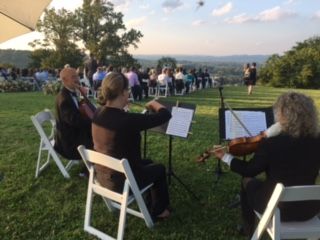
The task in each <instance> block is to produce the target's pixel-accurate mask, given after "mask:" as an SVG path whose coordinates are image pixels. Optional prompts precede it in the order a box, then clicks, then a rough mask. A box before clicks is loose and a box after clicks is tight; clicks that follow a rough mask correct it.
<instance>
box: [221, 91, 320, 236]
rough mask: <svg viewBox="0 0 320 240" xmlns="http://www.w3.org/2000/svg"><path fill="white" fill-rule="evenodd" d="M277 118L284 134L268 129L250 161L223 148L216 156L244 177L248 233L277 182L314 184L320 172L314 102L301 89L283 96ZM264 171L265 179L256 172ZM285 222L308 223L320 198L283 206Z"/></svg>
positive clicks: (243, 200) (319, 207)
mask: <svg viewBox="0 0 320 240" xmlns="http://www.w3.org/2000/svg"><path fill="white" fill-rule="evenodd" d="M274 113H275V119H276V120H277V122H278V124H277V125H278V126H280V128H281V131H280V134H273V133H272V132H273V129H268V130H267V135H268V136H269V137H268V138H266V139H265V140H264V141H263V142H261V144H260V145H259V147H258V149H257V151H256V152H255V154H254V156H253V158H252V159H251V160H250V161H248V162H247V161H242V160H240V159H237V158H235V157H233V156H232V155H231V154H228V153H224V151H222V150H219V151H217V152H216V153H215V155H216V157H217V158H219V159H221V160H222V161H223V162H225V163H227V164H228V165H229V166H230V168H231V170H232V171H234V172H236V173H239V174H240V175H241V176H242V177H243V179H242V184H241V185H242V191H241V196H240V200H241V208H242V217H243V220H244V228H243V230H244V232H245V233H246V234H247V235H250V234H252V233H253V231H254V220H255V218H254V217H255V214H254V211H253V210H256V211H258V212H260V213H261V214H262V213H263V212H264V209H265V207H266V204H267V202H268V201H269V199H270V196H271V194H272V192H273V190H274V187H275V185H276V184H277V183H278V182H281V183H283V184H284V185H285V186H296V185H313V184H315V181H316V178H317V176H318V174H319V168H320V161H319V150H318V149H319V146H320V140H319V129H318V114H317V111H316V107H315V105H314V103H313V100H312V99H311V98H310V97H307V96H305V95H303V94H301V93H295V92H289V93H285V94H283V95H281V96H280V97H279V98H278V100H277V101H276V103H275V105H274ZM263 172H264V173H265V176H266V177H265V180H259V179H258V178H256V176H257V175H258V174H260V173H263ZM280 209H281V211H280V212H281V220H282V221H303V220H307V219H310V218H312V217H313V216H315V215H316V214H318V213H319V211H320V202H319V201H312V202H310V201H307V202H291V203H283V204H281V205H280Z"/></svg>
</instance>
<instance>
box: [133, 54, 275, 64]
mask: <svg viewBox="0 0 320 240" xmlns="http://www.w3.org/2000/svg"><path fill="white" fill-rule="evenodd" d="M161 57H173V58H175V59H176V60H177V61H179V62H180V61H188V62H234V63H252V62H256V63H259V64H261V63H264V62H265V61H266V60H267V59H268V58H269V57H270V55H230V56H203V55H166V54H164V55H134V58H136V59H138V60H142V61H143V60H149V61H157V60H158V59H160V58H161Z"/></svg>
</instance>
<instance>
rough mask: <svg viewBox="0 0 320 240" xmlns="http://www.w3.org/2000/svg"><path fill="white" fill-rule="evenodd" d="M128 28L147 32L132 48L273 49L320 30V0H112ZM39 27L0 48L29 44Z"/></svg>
mask: <svg viewBox="0 0 320 240" xmlns="http://www.w3.org/2000/svg"><path fill="white" fill-rule="evenodd" d="M111 2H112V3H114V5H115V10H116V11H121V12H122V13H123V14H124V18H123V20H124V22H125V24H126V26H127V28H135V29H138V30H140V31H141V32H142V33H143V34H144V37H143V38H142V39H141V42H140V43H139V48H138V49H130V52H131V53H132V54H192V55H194V54H195V55H220V56H222V55H233V54H273V53H279V54H282V53H283V52H285V51H287V50H289V49H291V48H292V47H293V46H294V45H295V43H296V42H301V41H303V40H305V39H307V38H309V37H312V36H316V35H320V27H319V26H320V1H319V0H233V1H223V0H217V1H216V0H211V1H208V0H207V1H206V0H204V1H203V2H204V5H203V6H202V7H198V4H197V3H198V0H152V1H145V0H113V1H111ZM81 4H82V1H81V0H53V1H52V3H51V5H50V6H53V7H56V8H61V7H65V8H67V9H69V10H73V9H74V8H76V7H79V6H81ZM35 36H36V37H39V34H37V33H31V34H27V35H24V36H21V37H18V38H16V39H13V40H10V41H8V42H6V43H3V44H0V48H16V49H26V48H28V46H27V42H29V41H31V40H32V39H33V38H34V37H35Z"/></svg>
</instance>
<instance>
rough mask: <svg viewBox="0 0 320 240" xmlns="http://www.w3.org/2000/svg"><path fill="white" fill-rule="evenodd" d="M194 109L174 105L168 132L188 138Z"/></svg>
mask: <svg viewBox="0 0 320 240" xmlns="http://www.w3.org/2000/svg"><path fill="white" fill-rule="evenodd" d="M193 112H194V110H192V109H188V108H181V107H172V111H171V114H172V117H171V119H170V121H169V124H168V128H167V131H166V134H168V135H172V136H178V137H184V138H186V137H187V136H188V132H189V128H190V125H191V121H192V117H193Z"/></svg>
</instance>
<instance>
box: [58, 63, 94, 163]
mask: <svg viewBox="0 0 320 240" xmlns="http://www.w3.org/2000/svg"><path fill="white" fill-rule="evenodd" d="M60 79H61V81H62V84H63V88H62V89H61V91H60V93H59V94H58V95H57V98H56V104H55V108H56V121H57V125H56V134H55V145H54V148H55V150H56V151H57V152H58V153H59V154H61V155H62V156H63V157H65V158H67V159H73V160H74V159H81V157H80V155H79V153H78V150H77V147H78V146H79V145H85V146H86V147H87V148H92V146H93V143H92V136H91V120H90V119H89V118H87V117H85V116H83V115H81V113H80V111H79V102H78V98H77V94H76V90H77V89H78V88H79V86H80V82H79V77H78V74H77V72H76V70H75V69H74V68H64V69H63V70H61V72H60Z"/></svg>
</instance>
